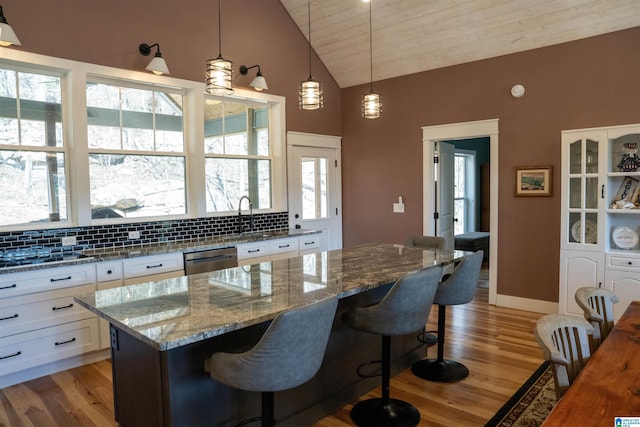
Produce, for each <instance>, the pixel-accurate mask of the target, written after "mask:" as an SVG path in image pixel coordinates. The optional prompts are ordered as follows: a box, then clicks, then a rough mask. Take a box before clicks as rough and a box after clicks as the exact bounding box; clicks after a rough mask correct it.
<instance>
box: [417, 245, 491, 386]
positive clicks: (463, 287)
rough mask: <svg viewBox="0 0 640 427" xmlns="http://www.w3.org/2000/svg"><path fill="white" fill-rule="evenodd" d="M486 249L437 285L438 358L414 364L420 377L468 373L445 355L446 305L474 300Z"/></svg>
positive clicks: (443, 377)
mask: <svg viewBox="0 0 640 427" xmlns="http://www.w3.org/2000/svg"><path fill="white" fill-rule="evenodd" d="M482 257H483V252H482V251H477V252H474V253H472V254H471V255H467V256H465V257H464V258H463V259H462V261H460V264H458V266H457V267H456V269H455V270H454V271H453V273H451V275H450V276H449V277H448V278H447V279H446V280H445V281H444V282H442V283H440V285H439V286H438V291H437V292H436V296H435V298H434V303H435V304H438V358H437V359H423V360H419V361H417V362H415V363H414V364H413V365H412V366H411V372H413V374H414V375H415V376H417V377H419V378H423V379H425V380H429V381H436V382H446V383H448V382H454V381H460V380H462V379H464V378H466V377H467V375H469V369H467V367H466V366H464V365H463V364H462V363H459V362H456V361H454V360H446V359H445V358H444V330H445V320H446V313H447V312H446V308H447V305H458V304H466V303H468V302H469V301H471V300H472V299H473V297H474V296H475V294H476V288H477V286H478V276H479V275H480V267H481V266H482Z"/></svg>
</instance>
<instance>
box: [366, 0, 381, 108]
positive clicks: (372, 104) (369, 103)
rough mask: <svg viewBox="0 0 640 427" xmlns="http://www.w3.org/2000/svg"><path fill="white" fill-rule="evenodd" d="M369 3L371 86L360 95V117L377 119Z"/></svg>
mask: <svg viewBox="0 0 640 427" xmlns="http://www.w3.org/2000/svg"><path fill="white" fill-rule="evenodd" d="M371 3H372V1H371V0H369V58H370V61H371V63H370V65H371V66H370V73H371V80H370V82H371V86H370V89H369V93H368V94H366V95H364V96H363V97H362V117H364V118H365V119H377V118H379V117H380V116H381V115H382V98H381V97H380V95H379V94H377V93H374V92H373V41H372V40H373V36H372V33H373V32H372V31H371Z"/></svg>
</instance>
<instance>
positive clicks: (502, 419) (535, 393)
mask: <svg viewBox="0 0 640 427" xmlns="http://www.w3.org/2000/svg"><path fill="white" fill-rule="evenodd" d="M555 404H556V391H555V388H554V385H553V373H552V372H551V368H550V367H549V363H548V362H544V363H543V364H542V365H540V367H539V368H538V369H537V370H536V371H535V372H534V373H533V375H531V377H530V378H529V379H528V380H527V381H526V382H525V383H524V384H523V385H522V386H521V387H520V388H519V389H518V391H517V392H516V393H515V394H514V395H513V396H512V397H511V398H510V399H509V400H508V401H507V403H505V404H504V405H503V406H502V408H500V410H499V411H498V412H497V413H496V414H495V415H494V416H493V418H491V419H490V420H489V422H488V423H487V424H485V427H537V426H539V425H540V424H542V422H543V421H544V420H545V418H546V417H547V415H549V412H551V410H552V409H553V407H554V406H555Z"/></svg>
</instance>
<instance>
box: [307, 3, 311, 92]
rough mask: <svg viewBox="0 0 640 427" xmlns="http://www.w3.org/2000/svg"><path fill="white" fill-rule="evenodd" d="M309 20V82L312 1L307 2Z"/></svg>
mask: <svg viewBox="0 0 640 427" xmlns="http://www.w3.org/2000/svg"><path fill="white" fill-rule="evenodd" d="M307 19H308V20H309V80H311V0H307Z"/></svg>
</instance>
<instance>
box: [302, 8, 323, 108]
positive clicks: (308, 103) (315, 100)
mask: <svg viewBox="0 0 640 427" xmlns="http://www.w3.org/2000/svg"><path fill="white" fill-rule="evenodd" d="M307 15H308V17H309V40H308V41H309V78H308V79H307V80H305V81H302V82H300V88H299V90H298V107H299V108H301V109H303V110H317V109H319V108H322V107H323V106H324V96H323V95H322V83H320V82H317V81H315V80H313V77H311V2H310V0H307Z"/></svg>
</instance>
